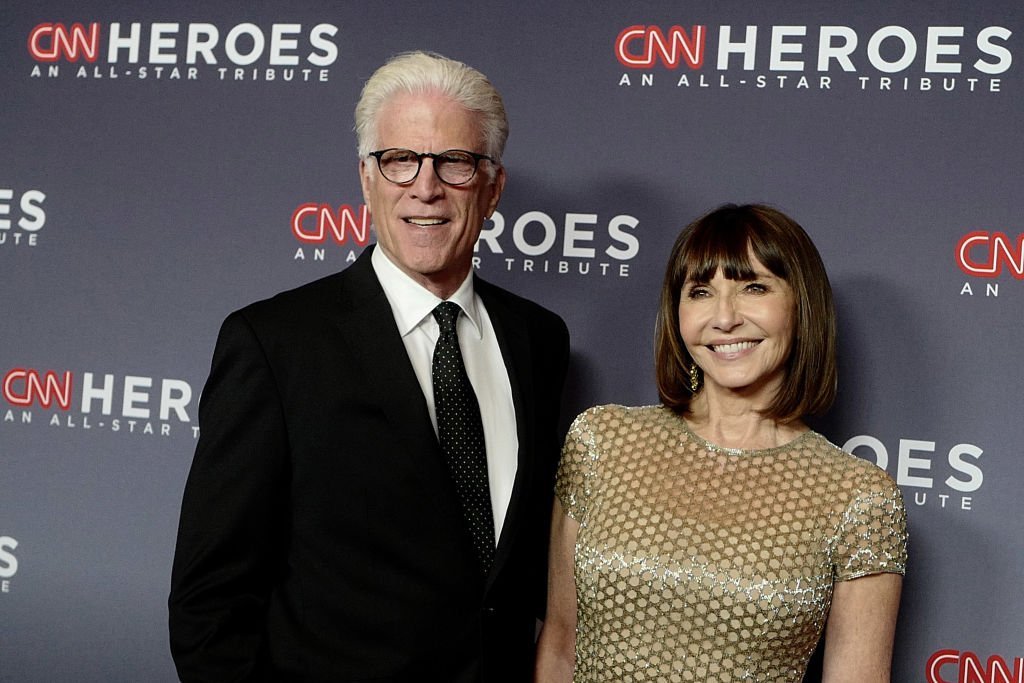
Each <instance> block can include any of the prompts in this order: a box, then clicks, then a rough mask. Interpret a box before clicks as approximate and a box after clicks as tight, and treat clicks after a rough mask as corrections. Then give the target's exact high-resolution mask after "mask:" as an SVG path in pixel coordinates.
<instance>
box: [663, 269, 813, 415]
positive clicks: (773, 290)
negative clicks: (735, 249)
mask: <svg viewBox="0 0 1024 683" xmlns="http://www.w3.org/2000/svg"><path fill="white" fill-rule="evenodd" d="M750 264H751V266H752V267H753V269H754V279H753V280H729V279H726V277H725V275H724V274H723V273H722V270H721V269H719V270H718V271H717V272H716V273H715V274H714V276H713V277H712V278H711V279H710V280H709V281H707V282H701V281H696V280H692V279H688V280H687V281H686V282H685V283H684V284H683V291H682V293H681V296H680V298H679V333H680V334H681V335H682V338H683V343H684V344H685V345H686V350H687V351H688V352H689V353H690V356H691V357H692V358H693V359H694V360H695V361H696V362H697V365H698V366H700V368H701V370H703V371H704V388H705V390H707V391H709V392H720V391H724V392H728V393H733V394H736V395H741V396H749V397H750V398H752V399H757V400H758V401H759V403H760V402H764V401H768V400H771V398H772V397H773V396H774V395H775V392H776V391H777V390H778V388H779V386H780V385H781V383H782V380H783V378H784V375H785V366H786V360H787V359H788V358H789V353H790V349H791V348H792V346H793V328H794V325H795V318H796V314H795V311H796V306H795V299H794V296H793V290H792V289H791V288H790V286H789V284H788V283H787V282H786V281H785V280H783V279H781V278H779V277H777V276H775V275H773V274H772V273H771V271H769V270H768V269H767V268H765V267H764V265H763V264H762V263H761V262H760V261H758V260H757V258H756V257H755V256H754V255H753V253H751V254H750Z"/></svg>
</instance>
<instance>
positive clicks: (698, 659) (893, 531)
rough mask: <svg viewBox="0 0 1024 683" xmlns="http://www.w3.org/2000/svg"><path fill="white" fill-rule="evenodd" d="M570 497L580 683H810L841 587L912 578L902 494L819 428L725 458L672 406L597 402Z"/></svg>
mask: <svg viewBox="0 0 1024 683" xmlns="http://www.w3.org/2000/svg"><path fill="white" fill-rule="evenodd" d="M556 492H557V495H558V498H559V500H560V501H561V503H562V505H563V506H564V507H565V509H566V511H567V513H568V514H569V516H570V517H572V518H573V519H574V520H576V521H577V522H579V523H580V531H579V536H578V538H577V542H576V552H575V577H576V595H577V601H578V611H577V617H578V621H577V627H576V672H575V677H574V681H575V682H576V683H590V682H592V681H617V682H625V681H701V682H702V683H703V682H706V681H729V682H730V683H733V682H735V681H761V682H763V681H772V682H773V683H777V682H793V683H799V681H801V680H802V679H803V676H804V673H805V670H806V667H807V661H808V659H809V658H810V655H811V654H812V652H813V651H814V648H815V646H816V645H817V642H818V640H819V638H820V636H821V633H822V629H823V627H824V625H825V619H826V617H827V615H828V609H829V606H830V604H831V598H832V585H833V582H834V581H836V580H839V581H842V580H849V579H854V578H857V577H860V576H864V575H867V574H874V573H879V572H894V573H898V574H903V573H904V571H905V567H906V557H907V556H906V541H907V534H906V513H905V509H904V506H903V498H902V496H901V495H900V491H899V489H898V488H897V487H896V485H895V483H894V482H893V481H892V479H891V478H890V477H889V476H888V475H887V474H886V473H885V472H884V471H883V470H881V469H879V468H878V467H876V466H875V465H873V464H871V463H869V462H866V461H864V460H861V459H859V458H857V457H855V456H852V455H850V454H848V453H845V452H843V451H842V450H840V449H839V448H837V447H836V446H834V445H832V444H831V443H829V442H828V441H827V440H826V439H825V438H824V437H823V436H821V435H820V434H817V433H815V432H806V433H804V434H802V435H800V436H799V437H797V438H796V439H794V440H793V441H792V442H790V443H788V444H786V445H784V446H779V447H778V448H770V449H763V450H738V449H725V448H719V447H717V446H714V445H713V444H710V443H708V442H706V441H704V440H703V439H701V438H700V437H698V436H696V435H695V434H693V433H692V432H691V431H690V430H689V429H688V428H687V427H686V424H685V423H684V422H683V419H682V418H681V417H679V416H678V415H675V414H674V413H672V411H670V410H669V409H667V408H665V407H663V406H646V407H639V408H626V407H622V406H599V407H596V408H591V409H590V410H588V411H586V412H585V413H583V414H582V415H580V416H579V417H577V418H576V420H575V422H574V423H573V425H572V428H571V429H570V431H569V435H568V436H567V438H566V443H565V448H564V450H563V453H562V462H561V465H560V467H559V472H558V479H557V484H556Z"/></svg>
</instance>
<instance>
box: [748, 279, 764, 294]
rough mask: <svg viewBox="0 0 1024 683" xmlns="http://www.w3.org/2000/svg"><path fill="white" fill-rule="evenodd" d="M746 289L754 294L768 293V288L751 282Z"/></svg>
mask: <svg viewBox="0 0 1024 683" xmlns="http://www.w3.org/2000/svg"><path fill="white" fill-rule="evenodd" d="M744 289H746V290H747V291H748V292H751V293H753V294H764V293H765V292H767V291H768V287H767V286H766V285H763V284H761V283H760V282H751V283H750V284H748V285H747V286H746V287H745V288H744Z"/></svg>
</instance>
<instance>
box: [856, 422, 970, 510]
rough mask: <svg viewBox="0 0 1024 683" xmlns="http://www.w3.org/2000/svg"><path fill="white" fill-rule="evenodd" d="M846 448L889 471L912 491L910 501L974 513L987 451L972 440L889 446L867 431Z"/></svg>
mask: <svg viewBox="0 0 1024 683" xmlns="http://www.w3.org/2000/svg"><path fill="white" fill-rule="evenodd" d="M843 450H844V451H846V452H847V453H853V454H854V455H857V456H860V457H862V458H864V459H865V460H868V461H873V462H874V463H875V464H876V465H878V466H879V467H881V468H882V469H883V470H886V471H888V472H889V473H890V474H892V475H893V477H894V478H895V479H896V483H897V484H898V485H899V486H900V487H901V488H903V491H904V493H905V494H907V493H909V494H911V495H910V497H909V499H908V500H907V503H908V504H912V505H916V506H918V507H925V506H929V507H937V508H944V509H950V510H957V511H963V512H970V511H971V510H972V509H973V505H974V495H975V494H976V493H977V492H978V491H979V490H980V489H981V486H982V484H983V483H984V481H985V473H984V471H983V470H982V468H981V457H982V455H984V450H982V449H981V448H979V447H978V446H975V445H974V444H970V443H958V444H954V445H952V446H945V445H943V446H940V445H939V444H937V443H936V442H935V441H925V440H921V439H899V440H898V441H897V442H895V443H894V444H890V446H888V447H887V446H886V444H885V443H883V442H882V441H881V440H880V439H877V438H875V437H874V436H870V435H867V434H862V435H859V436H854V437H852V438H850V439H848V440H847V441H846V443H844V444H843Z"/></svg>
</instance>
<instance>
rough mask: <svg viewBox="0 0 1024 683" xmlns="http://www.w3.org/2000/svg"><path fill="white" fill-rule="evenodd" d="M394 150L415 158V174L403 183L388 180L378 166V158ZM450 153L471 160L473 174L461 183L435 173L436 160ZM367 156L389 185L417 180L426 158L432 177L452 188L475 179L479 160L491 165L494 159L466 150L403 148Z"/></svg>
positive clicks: (378, 151) (394, 148)
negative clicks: (429, 162) (470, 158)
mask: <svg viewBox="0 0 1024 683" xmlns="http://www.w3.org/2000/svg"><path fill="white" fill-rule="evenodd" d="M395 150H401V151H403V152H409V153H410V154H412V155H413V156H415V157H416V173H414V174H413V176H412V177H411V178H409V179H408V180H405V181H402V182H398V181H397V180H392V179H391V178H389V177H388V176H387V174H386V173H384V169H383V168H382V167H381V165H380V158H381V157H382V156H384V155H385V154H387V153H388V152H394V151H395ZM451 152H459V153H460V154H468V155H469V156H470V157H472V159H473V173H472V174H471V175H470V176H469V177H468V178H466V179H465V180H463V181H462V182H461V183H452V182H449V181H447V180H445V179H444V178H442V177H441V174H439V173H438V172H437V166H436V164H437V160H438V159H439V158H441V157H443V156H444V155H445V154H449V153H451ZM367 156H371V157H373V158H374V159H376V160H377V170H378V171H380V174H381V177H383V178H384V180H386V181H388V182H389V183H394V184H395V185H408V184H409V183H411V182H412V181H414V180H416V178H418V177H419V175H420V171H422V170H423V160H424V159H427V158H429V159H432V160H433V161H434V164H435V166H434V175H436V176H437V179H438V180H440V181H441V182H442V183H444V184H445V185H451V186H452V187H459V186H460V185H465V184H466V183H468V182H470V181H472V180H473V178H475V177H476V172H477V170H478V169H479V168H480V161H481V160H484V159H486V160H487V161H489V162H491V163H492V164H493V163H495V161H494V157H491V156H488V155H486V154H480V153H479V152H470V151H469V150H468V149H446V150H445V151H443V152H414V151H413V150H411V149H405V148H404V147H388V148H387V149H378V150H377V151H376V152H370V153H369V154H367Z"/></svg>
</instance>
